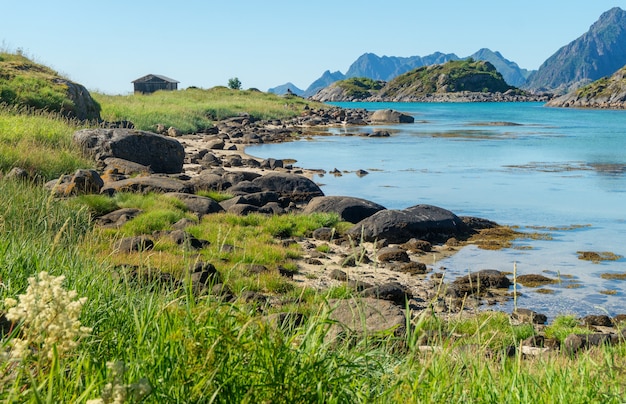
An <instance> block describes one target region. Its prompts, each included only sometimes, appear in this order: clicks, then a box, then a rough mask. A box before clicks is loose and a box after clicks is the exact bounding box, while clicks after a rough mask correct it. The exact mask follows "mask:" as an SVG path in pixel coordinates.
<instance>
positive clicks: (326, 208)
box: [303, 196, 385, 223]
mask: <svg viewBox="0 0 626 404" xmlns="http://www.w3.org/2000/svg"><path fill="white" fill-rule="evenodd" d="M384 209H385V207H384V206H382V205H379V204H377V203H374V202H370V201H368V200H366V199H361V198H355V197H351V196H318V197H315V198H313V199H311V200H310V201H309V203H308V204H307V206H306V207H305V208H304V210H303V213H315V212H322V213H337V214H338V215H339V217H340V218H341V220H343V221H346V222H350V223H358V222H360V221H361V220H363V219H366V218H368V217H370V216H372V215H373V214H374V213H376V212H379V211H381V210H384Z"/></svg>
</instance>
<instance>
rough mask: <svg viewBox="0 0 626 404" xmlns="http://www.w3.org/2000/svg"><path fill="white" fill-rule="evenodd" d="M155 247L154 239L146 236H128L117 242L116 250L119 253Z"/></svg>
mask: <svg viewBox="0 0 626 404" xmlns="http://www.w3.org/2000/svg"><path fill="white" fill-rule="evenodd" d="M152 248H154V241H153V240H152V239H151V238H149V237H146V236H136V237H126V238H123V239H121V240H119V241H118V242H116V243H115V246H114V250H115V251H116V252H119V253H129V252H134V251H147V250H152Z"/></svg>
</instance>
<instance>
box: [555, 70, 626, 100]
mask: <svg viewBox="0 0 626 404" xmlns="http://www.w3.org/2000/svg"><path fill="white" fill-rule="evenodd" d="M546 105H547V106H550V107H571V108H607V109H624V108H626V66H625V67H622V68H621V69H619V70H618V71H617V72H615V73H614V74H613V75H612V76H611V77H603V78H601V79H600V80H596V81H594V82H593V83H590V84H588V85H586V86H584V87H581V88H579V89H577V90H574V91H571V92H570V93H568V94H566V95H563V96H561V97H559V98H555V99H553V100H551V101H550V102H548V103H547V104H546Z"/></svg>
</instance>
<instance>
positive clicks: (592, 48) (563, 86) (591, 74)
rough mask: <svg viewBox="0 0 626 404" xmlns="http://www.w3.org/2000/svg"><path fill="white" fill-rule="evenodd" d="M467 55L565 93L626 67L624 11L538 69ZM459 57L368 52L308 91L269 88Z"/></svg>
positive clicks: (518, 83)
mask: <svg viewBox="0 0 626 404" xmlns="http://www.w3.org/2000/svg"><path fill="white" fill-rule="evenodd" d="M467 58H472V59H474V60H479V61H487V62H489V63H491V64H492V65H494V66H495V68H496V69H497V70H498V72H500V74H502V76H503V77H504V79H505V81H506V82H507V83H508V84H509V85H512V86H515V87H520V88H523V89H526V90H531V91H535V92H552V93H556V94H562V93H565V92H567V91H569V90H572V89H576V88H578V87H580V86H582V85H584V84H587V83H589V82H591V81H594V80H597V79H599V78H602V77H605V76H610V75H612V74H613V73H615V72H616V71H617V70H618V69H620V68H621V67H623V66H624V65H626V12H625V11H624V10H622V9H621V8H619V7H615V8H612V9H611V10H609V11H607V12H605V13H603V14H602V15H601V16H600V18H599V19H598V21H596V22H595V23H594V24H593V25H592V26H591V27H590V28H589V30H588V31H587V32H586V33H585V34H583V35H582V36H581V37H579V38H577V39H575V40H574V41H572V42H570V43H569V44H567V45H565V46H563V47H562V48H561V49H559V50H558V51H557V52H556V53H554V54H553V55H552V56H550V57H549V58H548V59H547V60H546V61H545V62H544V63H543V64H542V65H541V66H540V67H539V69H538V70H536V71H529V70H526V69H522V68H520V67H519V66H518V65H517V63H515V62H512V61H510V60H508V59H506V58H505V57H504V56H502V54H501V53H500V52H494V51H491V50H490V49H485V48H483V49H480V50H478V51H477V52H475V53H474V54H472V55H470V56H468V57H467ZM459 59H461V58H459V57H458V56H457V55H456V54H454V53H441V52H435V53H433V54H431V55H427V56H410V57H398V56H382V57H381V56H377V55H375V54H373V53H365V54H363V55H361V56H360V57H359V58H358V59H357V60H356V61H354V62H353V63H352V64H351V65H350V67H349V68H348V70H347V72H346V74H343V73H341V72H340V71H335V72H332V73H331V72H330V71H329V70H327V71H325V72H324V73H323V74H322V76H321V77H320V78H318V79H317V80H315V81H314V82H313V83H311V85H309V87H308V88H307V89H306V90H301V89H299V88H297V87H296V86H294V85H293V84H291V83H288V84H284V85H281V86H277V87H274V88H270V89H269V90H268V91H269V92H273V93H276V94H284V93H285V92H286V91H287V88H289V89H290V90H291V91H292V92H293V93H295V94H298V95H301V96H303V97H310V96H312V95H314V94H315V93H317V92H318V91H319V90H321V89H323V88H325V87H327V86H329V85H330V84H332V83H334V82H336V81H339V80H345V79H347V78H353V77H364V78H370V79H373V80H383V81H389V80H391V79H393V78H395V77H397V76H399V75H401V74H403V73H406V72H408V71H411V70H413V69H416V68H418V67H422V66H428V65H434V64H442V63H445V62H448V61H450V60H459ZM463 59H466V58H463Z"/></svg>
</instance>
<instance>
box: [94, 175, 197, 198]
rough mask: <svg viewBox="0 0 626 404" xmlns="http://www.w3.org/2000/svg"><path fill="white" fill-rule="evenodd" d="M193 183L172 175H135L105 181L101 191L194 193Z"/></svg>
mask: <svg viewBox="0 0 626 404" xmlns="http://www.w3.org/2000/svg"><path fill="white" fill-rule="evenodd" d="M193 190H194V188H193V184H190V183H189V181H181V180H179V179H176V178H170V177H158V176H149V177H134V178H127V179H124V180H119V181H112V182H107V183H105V185H104V187H103V188H102V190H101V191H100V193H102V194H106V195H113V194H115V193H116V192H137V193H143V194H147V193H150V192H156V193H169V192H176V193H184V194H191V193H193Z"/></svg>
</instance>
